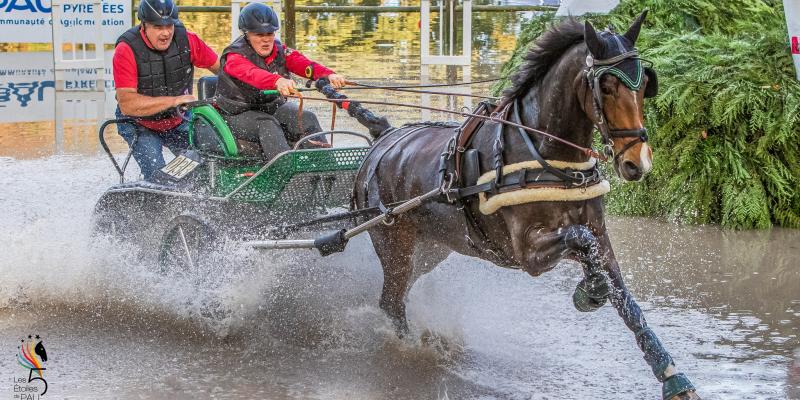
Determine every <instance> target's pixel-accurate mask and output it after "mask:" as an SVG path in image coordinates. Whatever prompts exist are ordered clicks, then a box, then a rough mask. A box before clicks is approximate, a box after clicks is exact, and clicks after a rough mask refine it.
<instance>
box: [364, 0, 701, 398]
mask: <svg viewBox="0 0 800 400" xmlns="http://www.w3.org/2000/svg"><path fill="white" fill-rule="evenodd" d="M646 15H647V11H645V12H643V13H642V14H640V15H639V16H638V18H636V20H635V21H634V22H633V23H632V25H631V26H630V27H629V28H628V30H627V31H626V32H625V33H624V34H618V33H616V32H615V31H614V30H613V28H609V29H606V30H604V31H601V32H598V31H597V30H595V28H594V27H593V25H592V24H591V23H590V22H588V21H586V22H585V23H580V22H579V21H577V20H576V19H573V18H569V19H566V20H565V21H563V22H561V23H559V24H556V25H554V26H553V27H551V28H549V29H548V30H546V31H545V32H544V33H543V34H542V35H541V36H540V38H539V39H538V40H537V41H536V42H535V44H534V45H533V46H532V47H531V48H530V49H529V52H528V54H527V56H526V57H525V61H524V64H523V65H522V66H521V67H520V69H519V70H518V72H517V73H516V74H515V75H514V76H513V79H512V82H513V85H512V86H511V87H510V88H509V89H506V90H505V91H504V92H503V96H502V101H501V102H500V104H499V105H497V107H496V108H493V107H492V105H491V104H488V105H486V110H485V111H486V114H488V115H489V118H488V119H483V120H477V119H474V118H473V119H470V120H467V121H466V122H465V123H463V124H461V125H460V126H458V125H454V124H447V123H414V124H407V125H405V126H403V127H400V128H392V129H390V130H388V131H386V132H383V133H382V134H381V135H380V136H379V137H378V138H377V140H376V142H375V144H374V145H373V147H372V149H371V151H370V152H369V153H368V154H367V155H366V156H365V159H364V161H363V164H362V166H361V168H360V170H359V171H358V173H357V174H356V178H355V188H354V194H353V208H354V209H367V208H380V209H382V210H388V211H391V206H392V204H397V203H401V202H402V201H403V200H406V199H410V198H412V197H415V196H419V195H421V194H422V193H427V192H429V191H431V190H436V188H437V187H441V189H442V193H443V195H442V196H440V198H438V199H437V201H428V202H425V203H424V204H422V205H421V206H419V207H418V208H416V209H415V210H413V211H411V212H408V213H405V214H402V215H397V216H395V217H394V218H393V220H392V223H391V224H388V223H385V224H382V225H379V226H377V227H375V228H373V229H371V230H370V231H369V235H370V238H371V240H372V244H373V247H374V249H375V252H376V253H377V256H378V258H379V261H380V263H381V266H382V268H383V276H384V282H383V289H382V292H381V297H380V303H379V304H380V308H381V309H382V310H383V311H384V312H385V313H386V314H387V315H388V316H389V318H390V319H391V320H392V321H393V323H394V325H395V327H396V329H397V332H398V334H399V335H400V336H402V335H404V334H405V333H407V331H408V324H407V321H406V311H405V303H404V299H405V295H406V294H407V292H408V290H409V289H410V287H411V285H413V283H414V281H415V280H416V279H417V278H418V277H419V276H420V275H423V274H425V273H427V272H430V271H431V270H432V269H433V268H434V267H435V266H436V265H438V264H439V263H440V262H441V261H443V260H444V259H445V258H446V257H447V256H448V255H449V254H450V253H451V252H457V253H460V254H463V255H467V256H471V257H477V258H481V259H484V260H488V261H490V262H492V263H494V264H496V265H499V266H505V267H515V268H520V269H523V270H524V271H526V272H527V273H528V274H530V275H532V276H534V277H536V276H538V275H540V274H542V273H544V272H546V271H548V270H551V269H552V268H554V267H555V265H556V264H557V263H558V262H559V261H560V260H562V259H571V260H575V261H577V262H579V263H580V264H581V265H582V269H583V273H584V277H583V279H582V281H581V282H580V283H579V284H578V287H577V288H576V290H575V293H574V295H573V301H574V304H575V307H576V308H577V309H578V310H580V311H594V310H596V309H598V308H599V307H601V306H603V305H604V303H605V302H606V301H607V300H610V302H611V304H612V305H613V307H614V308H615V309H616V310H617V312H618V314H619V315H620V317H622V319H623V320H624V321H625V324H626V325H627V327H628V328H629V329H630V330H631V331H632V332H633V333H634V334H635V338H636V342H637V344H638V346H639V348H640V349H641V351H642V352H643V353H644V358H645V360H646V362H647V363H648V364H649V365H650V367H651V368H652V372H653V374H654V375H655V377H656V378H657V379H658V381H660V382H661V383H662V395H663V398H664V399H699V396H698V395H697V394H696V393H695V387H694V386H693V384H692V383H691V382H690V381H689V379H688V378H687V377H686V376H685V374H683V373H679V372H678V370H677V369H676V367H675V364H674V362H673V359H672V357H671V356H670V354H669V353H668V352H667V351H666V349H665V348H664V346H663V345H662V344H661V342H660V341H659V339H658V338H657V337H656V335H655V333H654V332H653V330H652V329H650V328H649V327H648V325H647V322H646V321H645V319H644V316H643V315H642V311H641V309H640V308H639V306H638V305H637V304H636V301H635V300H634V298H633V296H632V295H631V293H630V292H629V291H628V289H627V288H626V286H625V283H624V282H623V279H622V275H621V273H620V269H619V265H618V263H617V260H616V258H615V256H614V251H613V249H612V247H611V242H610V240H609V234H608V231H607V229H606V224H605V216H604V209H603V201H602V197H603V194H605V193H607V192H608V191H609V185H608V182H607V181H606V180H605V179H603V177H602V174H601V173H600V172H599V170H598V166H597V165H596V162H597V158H601V159H604V158H605V159H608V160H611V162H612V163H613V167H614V168H613V169H614V171H615V173H616V174H617V175H618V176H619V177H620V178H622V179H623V180H625V181H637V180H641V179H642V177H643V176H644V175H645V174H646V173H647V172H649V170H650V168H651V165H652V151H651V149H650V147H649V144H648V141H647V130H646V128H645V127H644V115H643V104H644V99H645V98H647V97H652V96H654V95H656V94H657V90H658V82H657V77H656V74H655V71H654V70H653V69H652V68H651V67H649V66H647V64H646V62H645V61H644V60H642V59H640V58H639V56H638V52H637V50H636V48H635V43H636V40H637V38H638V36H639V32H640V29H641V26H642V23H643V21H644V19H645V17H646ZM477 112H478V111H477V110H476V113H477ZM476 121H478V122H476ZM595 128H597V130H598V131H599V132H600V135H601V139H602V142H603V150H602V152H600V153H598V152H595V151H593V150H592V149H591V146H592V143H593V135H594V129H595ZM470 131H471V132H470Z"/></svg>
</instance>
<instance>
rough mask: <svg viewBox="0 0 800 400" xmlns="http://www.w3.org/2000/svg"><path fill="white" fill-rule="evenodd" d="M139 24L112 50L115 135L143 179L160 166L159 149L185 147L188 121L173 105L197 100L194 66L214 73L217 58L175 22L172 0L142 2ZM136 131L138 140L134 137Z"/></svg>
mask: <svg viewBox="0 0 800 400" xmlns="http://www.w3.org/2000/svg"><path fill="white" fill-rule="evenodd" d="M137 16H138V18H139V20H140V21H141V24H139V25H137V26H135V27H133V28H131V29H129V30H128V31H126V32H125V33H123V34H122V36H120V37H119V39H117V45H116V48H115V49H114V60H113V68H114V85H115V86H116V90H117V101H118V104H119V105H118V107H117V118H121V117H126V116H127V117H133V118H134V119H136V122H135V123H133V124H120V125H119V128H118V130H119V134H120V135H121V136H122V137H123V138H124V139H125V141H127V142H128V145H130V146H131V147H133V157H134V159H135V160H136V162H137V163H138V164H139V167H140V169H141V170H142V175H143V176H144V179H150V176H151V175H152V174H153V172H155V171H156V170H157V169H159V168H161V167H163V166H164V164H165V163H164V156H163V155H162V146H166V147H168V148H169V149H170V151H172V153H174V154H177V153H178V152H180V151H181V150H183V149H186V148H188V147H189V142H188V123H187V122H185V121H184V120H183V118H182V117H181V115H179V114H178V113H177V111H176V106H179V105H181V104H184V103H188V102H191V101H195V100H197V99H196V98H195V97H194V96H193V95H192V94H191V93H192V86H193V84H194V67H198V68H205V69H208V70H210V71H211V72H214V73H216V72H217V71H218V70H219V61H218V60H217V54H216V53H215V52H214V51H213V50H211V48H210V47H208V45H206V44H205V43H204V42H203V41H202V40H201V39H200V38H199V37H198V36H197V35H196V34H194V33H193V32H189V31H187V30H186V28H184V26H183V24H182V23H181V22H180V21H179V20H178V7H177V6H176V5H175V4H174V3H173V0H141V3H139V9H138V13H137ZM137 132H138V139H136V142H134V137H135V136H136V133H137Z"/></svg>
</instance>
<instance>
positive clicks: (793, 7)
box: [783, 0, 800, 79]
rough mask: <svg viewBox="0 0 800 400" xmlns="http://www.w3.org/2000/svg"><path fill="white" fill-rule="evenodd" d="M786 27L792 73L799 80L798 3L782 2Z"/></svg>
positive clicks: (799, 30) (793, 0)
mask: <svg viewBox="0 0 800 400" xmlns="http://www.w3.org/2000/svg"><path fill="white" fill-rule="evenodd" d="M783 9H784V10H785V12H786V26H787V27H788V28H789V46H790V50H791V52H792V59H794V71H795V74H796V75H797V79H800V1H797V0H783Z"/></svg>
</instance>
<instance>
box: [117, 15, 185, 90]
mask: <svg viewBox="0 0 800 400" xmlns="http://www.w3.org/2000/svg"><path fill="white" fill-rule="evenodd" d="M139 29H140V26H139V25H137V26H134V27H133V28H131V29H128V30H127V31H126V32H125V33H123V34H122V35H121V36H120V37H119V39H117V44H119V43H120V42H124V43H126V44H127V45H128V46H130V47H131V49H132V50H133V57H134V59H135V60H136V71H137V78H138V82H139V83H138V85H137V87H136V91H137V92H138V93H139V94H143V95H145V96H152V97H156V96H180V95H184V94H189V93H191V92H192V84H193V83H194V67H193V66H192V57H191V51H190V49H189V37H188V36H187V35H186V28H184V27H183V26H182V25H175V34H174V35H173V36H172V43H170V45H169V47H168V48H167V50H165V51H158V50H154V49H151V48H149V47H147V45H146V44H145V42H144V40H143V39H142V35H141V34H140V33H139Z"/></svg>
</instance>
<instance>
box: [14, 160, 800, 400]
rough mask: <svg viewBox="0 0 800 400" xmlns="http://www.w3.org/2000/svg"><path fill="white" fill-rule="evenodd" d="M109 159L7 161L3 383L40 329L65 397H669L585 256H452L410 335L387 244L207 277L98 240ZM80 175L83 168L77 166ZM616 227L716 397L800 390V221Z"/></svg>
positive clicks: (54, 387)
mask: <svg viewBox="0 0 800 400" xmlns="http://www.w3.org/2000/svg"><path fill="white" fill-rule="evenodd" d="M106 163H107V161H106V160H104V159H102V158H101V157H100V156H99V155H97V156H92V157H86V156H74V157H71V156H56V157H50V158H45V159H38V160H28V161H23V160H13V159H9V158H2V159H0V182H2V183H3V187H4V189H5V190H4V191H3V192H2V194H0V209H2V210H4V211H5V212H4V213H3V216H2V224H1V225H2V227H3V228H2V230H0V243H3V251H2V252H0V271H2V276H3V278H2V282H1V283H0V354H4V356H3V357H0V376H2V379H0V382H3V383H2V385H0V392H2V393H3V394H2V395H3V396H9V398H11V397H10V396H11V395H12V385H11V379H12V378H13V377H19V376H21V375H24V374H23V372H24V370H23V369H22V367H20V366H19V365H17V363H16V360H15V355H16V353H17V351H18V349H17V343H19V340H20V339H24V338H25V337H26V336H27V335H28V334H38V335H40V336H41V337H42V338H43V340H44V343H45V346H46V348H47V352H48V355H49V357H50V359H49V360H48V362H47V363H46V367H47V371H46V372H45V378H46V379H47V382H48V384H49V389H48V393H47V396H49V395H52V396H53V398H75V399H78V398H82V399H85V398H98V399H100V398H103V399H105V398H124V399H129V398H132V399H139V398H153V399H156V398H179V399H180V398H272V399H280V398H287V399H289V398H291V399H306V398H319V399H323V398H324V399H330V398H340V399H345V398H346V399H351V398H360V399H361V398H363V399H374V398H405V399H418V398H480V399H488V398H504V399H518V398H519V399H522V398H526V399H527V398H534V399H575V398H590V397H611V396H616V395H617V394H619V396H618V397H617V398H626V399H627V398H630V399H642V398H657V397H658V395H659V392H660V387H659V385H658V384H657V382H656V381H655V379H654V378H653V377H652V376H651V374H650V372H649V369H648V367H647V365H646V364H645V362H644V360H642V358H641V354H640V352H639V351H638V349H637V348H636V346H635V343H634V341H633V337H632V335H631V333H630V332H628V331H627V329H626V328H625V327H624V325H623V324H622V322H621V320H620V319H619V318H618V316H617V315H616V313H615V312H614V310H613V309H611V308H610V307H608V306H606V307H604V308H602V309H600V310H599V311H597V312H595V313H592V314H582V313H579V312H577V311H575V310H574V309H573V307H572V304H571V293H572V289H573V287H574V285H575V284H576V283H577V281H578V280H579V279H580V271H579V268H578V267H577V266H576V265H574V264H570V263H564V264H563V265H561V266H559V267H558V268H557V269H556V270H554V271H552V272H550V273H548V274H546V275H544V276H542V277H540V278H536V279H534V278H531V277H529V276H527V275H525V274H523V273H519V272H516V271H510V270H504V269H501V268H498V267H494V266H491V265H489V264H488V263H485V262H482V261H479V260H475V259H470V258H466V257H462V256H457V255H454V256H451V257H450V258H449V259H448V260H446V261H445V262H444V263H443V265H442V266H441V267H439V268H438V269H436V270H435V271H434V272H432V273H431V274H429V275H426V276H424V277H423V278H421V280H420V281H418V282H417V284H416V285H415V286H414V288H413V290H412V291H411V293H410V294H409V298H408V310H409V318H410V322H411V325H412V331H413V334H412V335H411V337H410V338H408V339H404V340H399V339H397V338H395V336H394V335H393V334H392V331H391V328H390V325H389V323H388V321H387V320H386V319H385V318H384V317H383V315H382V314H381V312H380V311H379V310H378V308H377V300H378V296H379V292H380V287H381V282H382V275H381V272H380V267H379V266H378V264H377V263H376V260H375V256H374V254H373V252H372V250H371V249H370V247H369V243H368V240H367V239H361V240H357V241H356V242H354V243H352V244H351V246H350V247H349V248H348V251H347V252H346V254H343V255H336V256H333V257H330V258H325V259H319V258H317V257H315V256H312V255H311V253H307V252H289V251H285V252H282V253H272V254H268V255H253V254H251V253H249V252H244V251H242V250H241V249H237V248H236V247H235V246H234V247H232V248H229V250H230V251H231V253H230V256H229V262H227V263H226V264H225V265H219V266H218V267H217V270H215V271H212V273H210V274H209V277H210V278H209V279H208V280H207V282H206V284H205V286H204V287H201V288H200V289H195V288H193V287H192V286H191V285H190V284H189V283H187V282H180V281H175V280H170V279H165V278H163V277H162V276H160V275H158V273H157V272H156V268H154V266H153V265H148V264H147V263H143V262H142V261H141V260H137V259H136V258H135V256H134V255H133V253H132V252H130V251H127V250H126V249H124V248H121V247H119V245H118V244H115V243H113V242H111V241H108V240H105V239H103V238H99V239H93V238H91V237H90V234H89V232H90V223H89V222H90V218H91V212H92V207H93V205H94V201H95V199H96V198H97V197H98V196H99V194H100V193H101V192H102V191H103V189H104V188H105V187H106V186H107V185H108V184H109V182H111V181H112V180H113V175H112V173H111V172H110V171H109V168H107V165H106ZM76 171H81V173H80V174H77V173H76ZM610 229H611V234H612V238H613V239H614V244H615V248H616V251H617V253H618V255H619V258H620V263H621V265H622V268H623V270H624V273H625V277H626V279H627V282H628V284H629V286H630V287H631V289H632V291H633V293H635V295H636V296H637V298H638V300H639V302H640V304H641V305H642V308H643V309H644V311H645V315H646V316H647V318H648V321H649V322H650V324H651V325H652V326H653V328H654V329H655V331H656V332H657V333H658V334H659V336H660V338H661V340H662V341H663V342H664V343H665V345H666V346H667V348H668V349H669V350H670V351H671V352H672V354H673V356H674V358H675V359H676V362H677V363H678V366H679V368H680V369H681V370H682V371H685V372H686V373H687V374H688V376H689V377H690V378H691V379H692V380H693V382H694V383H695V384H696V385H697V386H698V387H699V388H700V391H701V394H702V395H703V396H704V398H707V399H728V398H741V399H785V398H790V399H792V398H800V393H798V390H800V371H798V369H800V360H798V359H797V357H798V353H797V351H798V349H800V342H799V341H798V333H799V332H800V322H798V317H799V316H800V291H798V288H800V272H798V271H799V270H798V262H797V259H796V257H797V255H798V254H800V248H798V243H799V242H798V239H800V232H798V231H793V230H784V229H777V228H776V229H772V230H769V231H759V232H723V231H720V230H719V229H717V228H716V227H683V226H676V225H673V224H669V223H663V222H658V221H654V220H647V219H639V218H613V219H611V222H610Z"/></svg>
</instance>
